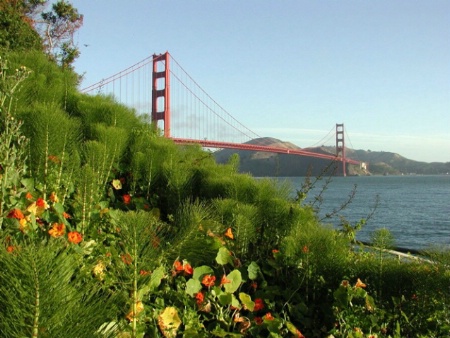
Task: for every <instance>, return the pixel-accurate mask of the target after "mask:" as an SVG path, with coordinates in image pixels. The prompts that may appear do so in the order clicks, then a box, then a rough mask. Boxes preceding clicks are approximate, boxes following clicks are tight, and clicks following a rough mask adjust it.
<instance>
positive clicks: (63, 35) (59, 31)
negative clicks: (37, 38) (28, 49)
mask: <svg viewBox="0 0 450 338" xmlns="http://www.w3.org/2000/svg"><path fill="white" fill-rule="evenodd" d="M82 24H83V15H81V14H79V13H78V10H77V9H76V8H75V7H73V6H72V4H70V3H68V2H65V1H64V0H60V1H58V2H56V3H54V4H53V5H52V10H51V11H48V12H43V13H42V22H40V25H39V26H40V31H41V35H42V38H43V44H44V49H45V51H46V53H47V54H48V55H50V56H52V57H54V58H55V59H56V60H57V61H58V62H59V63H60V64H61V66H63V67H70V65H71V64H72V63H73V62H74V61H75V59H76V58H78V56H79V55H80V52H79V50H78V47H77V46H76V45H75V43H74V40H73V36H74V34H75V32H76V31H77V30H78V29H79V28H80V27H81V26H82Z"/></svg>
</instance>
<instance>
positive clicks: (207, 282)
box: [202, 275, 216, 288]
mask: <svg viewBox="0 0 450 338" xmlns="http://www.w3.org/2000/svg"><path fill="white" fill-rule="evenodd" d="M215 281H216V276H211V275H205V276H203V279H202V284H203V285H204V286H206V287H208V288H209V287H211V286H214V283H215Z"/></svg>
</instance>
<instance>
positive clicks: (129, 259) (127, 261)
mask: <svg viewBox="0 0 450 338" xmlns="http://www.w3.org/2000/svg"><path fill="white" fill-rule="evenodd" d="M120 259H122V262H124V264H126V265H130V264H131V263H132V262H133V257H131V255H130V254H129V253H126V254H121V255H120Z"/></svg>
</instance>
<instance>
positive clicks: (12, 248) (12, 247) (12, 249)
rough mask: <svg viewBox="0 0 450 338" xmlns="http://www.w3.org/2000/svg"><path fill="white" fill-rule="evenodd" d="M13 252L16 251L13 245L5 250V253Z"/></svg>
mask: <svg viewBox="0 0 450 338" xmlns="http://www.w3.org/2000/svg"><path fill="white" fill-rule="evenodd" d="M14 250H16V248H15V247H14V245H8V247H7V248H6V251H7V252H8V253H11V252H13V251H14Z"/></svg>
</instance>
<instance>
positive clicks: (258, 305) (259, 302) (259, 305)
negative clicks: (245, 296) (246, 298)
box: [253, 298, 264, 311]
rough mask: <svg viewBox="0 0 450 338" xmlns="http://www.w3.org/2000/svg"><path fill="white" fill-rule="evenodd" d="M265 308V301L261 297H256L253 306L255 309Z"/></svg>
mask: <svg viewBox="0 0 450 338" xmlns="http://www.w3.org/2000/svg"><path fill="white" fill-rule="evenodd" d="M262 309H264V301H263V300H262V299H261V298H256V299H255V307H254V308H253V311H259V310H262Z"/></svg>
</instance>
